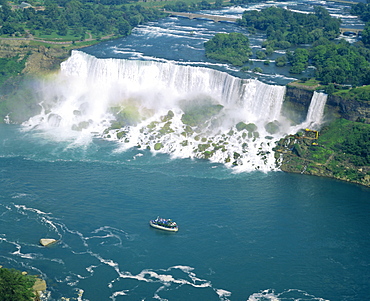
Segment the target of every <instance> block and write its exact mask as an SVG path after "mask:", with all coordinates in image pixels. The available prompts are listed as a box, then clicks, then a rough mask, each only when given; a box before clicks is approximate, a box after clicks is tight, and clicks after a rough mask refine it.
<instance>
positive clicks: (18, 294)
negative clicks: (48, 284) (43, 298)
mask: <svg viewBox="0 0 370 301" xmlns="http://www.w3.org/2000/svg"><path fill="white" fill-rule="evenodd" d="M35 282H36V277H35V276H30V275H24V274H22V272H20V271H18V270H15V269H6V268H0V301H32V300H34V298H35V297H36V296H35V292H34V290H33V285H34V284H35Z"/></svg>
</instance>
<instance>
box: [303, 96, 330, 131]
mask: <svg viewBox="0 0 370 301" xmlns="http://www.w3.org/2000/svg"><path fill="white" fill-rule="evenodd" d="M327 97H328V95H327V94H324V93H318V92H316V91H315V92H314V93H313V96H312V99H311V104H310V107H309V108H308V112H307V116H306V121H305V123H307V124H308V126H309V127H310V128H312V129H318V128H317V127H319V126H320V124H321V122H322V117H323V116H324V108H325V104H326V100H327Z"/></svg>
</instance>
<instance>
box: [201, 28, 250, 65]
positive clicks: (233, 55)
mask: <svg viewBox="0 0 370 301" xmlns="http://www.w3.org/2000/svg"><path fill="white" fill-rule="evenodd" d="M204 47H205V50H206V56H207V57H208V58H211V59H216V60H220V61H223V62H229V63H231V64H233V65H235V66H242V65H243V64H244V63H246V62H248V61H249V57H250V56H251V55H252V51H251V49H250V47H249V39H248V38H247V37H246V36H245V35H243V34H241V33H236V32H232V33H229V34H226V33H217V34H216V35H215V36H214V37H213V38H212V39H210V40H209V41H207V42H205V43H204Z"/></svg>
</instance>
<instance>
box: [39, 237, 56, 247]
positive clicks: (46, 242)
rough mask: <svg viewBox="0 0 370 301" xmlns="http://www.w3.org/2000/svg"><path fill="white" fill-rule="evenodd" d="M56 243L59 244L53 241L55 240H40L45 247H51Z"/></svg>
mask: <svg viewBox="0 0 370 301" xmlns="http://www.w3.org/2000/svg"><path fill="white" fill-rule="evenodd" d="M56 242H57V240H56V239H53V238H41V239H40V244H41V245H42V246H44V247H46V246H49V245H51V244H54V243H56Z"/></svg>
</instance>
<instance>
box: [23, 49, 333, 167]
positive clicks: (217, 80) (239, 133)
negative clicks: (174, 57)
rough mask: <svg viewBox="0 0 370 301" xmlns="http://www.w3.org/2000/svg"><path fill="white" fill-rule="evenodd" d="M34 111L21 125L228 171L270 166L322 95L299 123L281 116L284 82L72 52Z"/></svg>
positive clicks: (314, 118)
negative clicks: (280, 146) (278, 147)
mask: <svg viewBox="0 0 370 301" xmlns="http://www.w3.org/2000/svg"><path fill="white" fill-rule="evenodd" d="M42 91H43V92H42V100H41V102H40V105H41V106H42V112H41V113H40V114H39V115H37V116H34V117H32V118H31V119H30V120H28V121H27V122H25V123H24V126H25V128H27V129H38V130H43V131H45V132H47V133H48V134H49V135H51V136H54V137H56V138H57V139H71V140H72V141H73V143H75V144H76V143H77V144H79V143H89V142H91V139H93V137H101V138H104V139H108V140H115V141H117V142H119V143H118V147H117V151H125V150H127V149H129V148H132V147H137V148H141V149H148V150H150V151H152V152H153V153H157V152H161V153H167V154H170V155H171V156H173V157H176V158H203V159H209V160H211V161H212V162H217V163H222V164H225V165H226V166H228V167H233V168H234V169H235V171H253V170H262V171H269V170H277V169H278V165H277V163H276V160H275V158H274V151H273V147H274V146H275V142H276V141H278V140H279V139H280V138H282V137H284V136H285V135H288V134H292V133H295V132H296V131H297V130H299V129H300V128H306V127H308V126H310V127H316V126H318V125H320V123H321V120H322V115H323V108H324V105H325V102H326V95H325V94H323V93H316V92H315V93H314V96H313V99H312V102H311V106H310V108H309V110H308V114H307V118H306V121H305V122H304V123H302V124H300V125H296V124H294V125H293V124H291V122H290V121H289V120H287V119H286V118H285V117H284V116H282V114H281V110H282V105H283V101H284V96H285V86H279V85H268V84H265V83H263V82H260V81H258V80H256V79H248V80H246V79H240V78H237V77H234V76H231V75H229V74H228V73H225V72H220V71H217V70H213V69H209V68H205V67H195V66H185V65H178V64H175V63H171V62H167V63H163V62H157V61H142V60H126V59H113V58H109V59H99V58H96V57H94V56H92V55H89V54H86V53H84V52H82V51H76V50H74V51H73V52H72V55H71V57H70V58H69V59H68V60H66V61H65V62H63V63H62V64H61V71H60V73H59V74H58V76H56V78H54V79H53V81H51V82H50V81H49V82H48V83H45V86H44V88H43V89H42Z"/></svg>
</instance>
